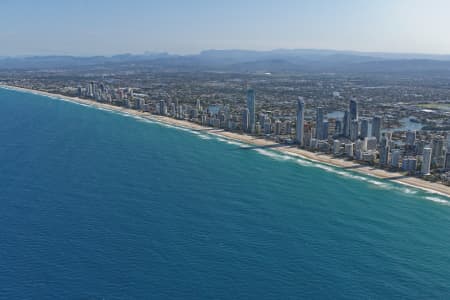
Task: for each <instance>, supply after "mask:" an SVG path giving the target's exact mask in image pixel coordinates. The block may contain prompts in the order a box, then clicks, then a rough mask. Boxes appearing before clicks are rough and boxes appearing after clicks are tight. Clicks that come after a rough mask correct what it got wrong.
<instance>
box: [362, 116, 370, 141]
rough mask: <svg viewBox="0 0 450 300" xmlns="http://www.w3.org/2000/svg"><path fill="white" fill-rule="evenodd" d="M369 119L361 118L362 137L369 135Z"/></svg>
mask: <svg viewBox="0 0 450 300" xmlns="http://www.w3.org/2000/svg"><path fill="white" fill-rule="evenodd" d="M369 136H370V134H369V119H367V118H361V138H362V139H365V138H366V137H369Z"/></svg>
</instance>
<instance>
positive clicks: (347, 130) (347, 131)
mask: <svg viewBox="0 0 450 300" xmlns="http://www.w3.org/2000/svg"><path fill="white" fill-rule="evenodd" d="M343 123H344V124H343V127H344V130H343V134H344V136H345V137H349V136H350V112H349V111H348V110H346V111H345V113H344V119H343Z"/></svg>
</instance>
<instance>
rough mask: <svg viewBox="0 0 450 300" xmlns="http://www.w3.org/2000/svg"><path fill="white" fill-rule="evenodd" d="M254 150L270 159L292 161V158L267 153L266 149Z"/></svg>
mask: <svg viewBox="0 0 450 300" xmlns="http://www.w3.org/2000/svg"><path fill="white" fill-rule="evenodd" d="M254 150H255V151H256V152H258V153H259V154H262V155H265V156H268V157H270V158H273V159H276V160H283V161H285V160H291V159H292V156H289V155H282V154H277V153H275V152H272V151H267V150H264V149H254Z"/></svg>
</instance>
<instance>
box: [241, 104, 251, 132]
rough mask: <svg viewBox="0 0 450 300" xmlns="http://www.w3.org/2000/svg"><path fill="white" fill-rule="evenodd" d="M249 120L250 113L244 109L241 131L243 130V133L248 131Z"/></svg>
mask: <svg viewBox="0 0 450 300" xmlns="http://www.w3.org/2000/svg"><path fill="white" fill-rule="evenodd" d="M249 119H250V112H249V110H248V108H245V109H244V110H243V111H242V130H244V131H245V132H249V131H250V124H249Z"/></svg>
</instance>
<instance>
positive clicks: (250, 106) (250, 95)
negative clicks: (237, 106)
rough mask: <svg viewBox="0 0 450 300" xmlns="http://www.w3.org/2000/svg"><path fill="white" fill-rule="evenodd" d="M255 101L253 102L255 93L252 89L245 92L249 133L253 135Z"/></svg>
mask: <svg viewBox="0 0 450 300" xmlns="http://www.w3.org/2000/svg"><path fill="white" fill-rule="evenodd" d="M255 102H256V100H255V91H254V90H253V89H248V90H247V108H248V111H249V114H250V115H249V127H250V130H249V131H250V132H251V133H254V132H255V122H256V120H255V105H256V103H255Z"/></svg>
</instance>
